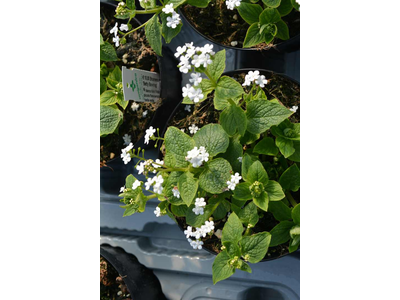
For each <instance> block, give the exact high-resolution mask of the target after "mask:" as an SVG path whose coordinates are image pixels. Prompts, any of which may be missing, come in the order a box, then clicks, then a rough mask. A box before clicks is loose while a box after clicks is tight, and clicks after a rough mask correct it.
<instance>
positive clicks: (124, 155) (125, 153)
mask: <svg viewBox="0 0 400 300" xmlns="http://www.w3.org/2000/svg"><path fill="white" fill-rule="evenodd" d="M132 149H133V144H132V143H130V144H129V145H128V146H127V147H126V148H124V149H122V150H121V152H122V153H121V158H122V160H123V161H124V164H125V165H126V164H127V163H128V162H130V161H131V160H132V158H131V155H130V154H129V153H128V152H129V151H131V150H132Z"/></svg>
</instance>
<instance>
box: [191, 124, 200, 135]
mask: <svg viewBox="0 0 400 300" xmlns="http://www.w3.org/2000/svg"><path fill="white" fill-rule="evenodd" d="M198 130H199V127H197V126H196V125H195V124H192V126H190V127H189V132H190V133H191V134H195V133H196V132H197V131H198Z"/></svg>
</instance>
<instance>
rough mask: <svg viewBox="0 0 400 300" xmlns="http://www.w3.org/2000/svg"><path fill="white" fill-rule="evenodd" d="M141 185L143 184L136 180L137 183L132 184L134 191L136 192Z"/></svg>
mask: <svg viewBox="0 0 400 300" xmlns="http://www.w3.org/2000/svg"><path fill="white" fill-rule="evenodd" d="M141 184H142V182H141V181H139V180H136V181H135V182H134V183H133V184H132V190H136V189H137V188H138V187H139V186H140V185H141Z"/></svg>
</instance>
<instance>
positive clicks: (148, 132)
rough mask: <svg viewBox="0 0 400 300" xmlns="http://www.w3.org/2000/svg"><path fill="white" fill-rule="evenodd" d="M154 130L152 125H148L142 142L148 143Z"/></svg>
mask: <svg viewBox="0 0 400 300" xmlns="http://www.w3.org/2000/svg"><path fill="white" fill-rule="evenodd" d="M155 132H156V130H155V129H154V128H153V126H150V127H149V129H146V135H145V136H144V143H145V144H149V141H150V138H151V137H152V136H153V135H154V133H155Z"/></svg>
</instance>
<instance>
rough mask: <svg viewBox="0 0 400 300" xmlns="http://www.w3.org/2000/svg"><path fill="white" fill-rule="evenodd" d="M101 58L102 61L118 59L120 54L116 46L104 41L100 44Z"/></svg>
mask: <svg viewBox="0 0 400 300" xmlns="http://www.w3.org/2000/svg"><path fill="white" fill-rule="evenodd" d="M100 60H101V61H117V60H118V56H117V53H116V52H115V49H114V46H113V45H111V44H110V43H109V42H104V44H102V45H100Z"/></svg>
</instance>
